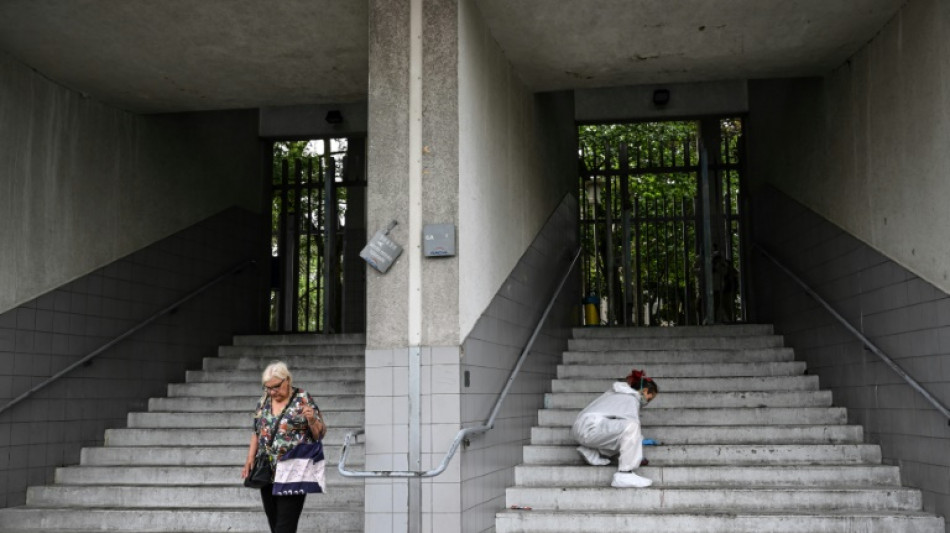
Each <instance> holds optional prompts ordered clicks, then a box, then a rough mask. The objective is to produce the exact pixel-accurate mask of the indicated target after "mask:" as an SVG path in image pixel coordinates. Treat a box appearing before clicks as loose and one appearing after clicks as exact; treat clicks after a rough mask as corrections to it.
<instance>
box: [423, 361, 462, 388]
mask: <svg viewBox="0 0 950 533" xmlns="http://www.w3.org/2000/svg"><path fill="white" fill-rule="evenodd" d="M459 373H460V369H459V365H458V363H457V362H456V364H446V365H434V366H432V370H431V374H432V377H431V382H430V383H431V392H432V393H433V394H457V393H458V392H459V390H460V388H461V380H460V379H459Z"/></svg>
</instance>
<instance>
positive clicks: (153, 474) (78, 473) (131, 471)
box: [54, 461, 363, 490]
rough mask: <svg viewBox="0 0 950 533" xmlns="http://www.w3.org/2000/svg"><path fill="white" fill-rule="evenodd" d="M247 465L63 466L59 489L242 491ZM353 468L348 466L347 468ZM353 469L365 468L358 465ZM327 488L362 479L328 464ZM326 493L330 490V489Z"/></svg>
mask: <svg viewBox="0 0 950 533" xmlns="http://www.w3.org/2000/svg"><path fill="white" fill-rule="evenodd" d="M243 463H244V461H240V462H239V463H238V464H236V465H230V466H126V465H122V466H64V467H60V468H57V469H56V472H55V474H54V479H55V483H56V484H60V485H104V486H119V485H140V486H179V485H181V486H206V485H213V486H224V487H240V488H244V486H243V485H242V483H243V480H242V479H241V467H242V466H243ZM351 466H353V465H349V464H347V467H351ZM354 468H362V466H361V465H356V466H355V467H354ZM326 481H327V487H342V486H362V485H363V480H362V479H361V478H350V477H343V476H341V475H340V473H339V471H337V468H336V464H335V463H333V464H330V463H329V462H328V463H327V469H326ZM327 490H330V489H329V488H328V489H327Z"/></svg>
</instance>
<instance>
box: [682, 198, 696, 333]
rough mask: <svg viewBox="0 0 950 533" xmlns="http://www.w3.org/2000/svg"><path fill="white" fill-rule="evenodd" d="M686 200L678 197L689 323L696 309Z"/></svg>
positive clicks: (687, 319)
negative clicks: (681, 222)
mask: <svg viewBox="0 0 950 533" xmlns="http://www.w3.org/2000/svg"><path fill="white" fill-rule="evenodd" d="M686 201H687V200H686V198H681V199H680V206H681V209H680V211H681V212H682V214H683V273H684V275H685V277H686V279H684V280H683V281H684V283H683V286H684V293H685V300H686V303H685V305H684V307H685V308H686V324H687V325H689V324H692V323H693V316H694V313H695V312H696V311H695V309H693V298H692V294H693V276H694V275H695V273H694V272H693V263H692V262H691V261H690V260H689V250H690V246H689V245H690V242H689V224H690V221H691V220H690V216H689V214H687V213H688V211H687V209H686Z"/></svg>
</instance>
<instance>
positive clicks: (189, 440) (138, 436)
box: [105, 417, 357, 446]
mask: <svg viewBox="0 0 950 533" xmlns="http://www.w3.org/2000/svg"><path fill="white" fill-rule="evenodd" d="M247 420H248V422H247V427H246V429H173V428H172V429H169V428H164V429H162V428H160V429H141V428H119V429H107V430H106V435H105V445H106V446H191V445H193V444H195V443H199V442H200V443H201V444H202V445H204V446H247V445H248V443H249V442H250V439H251V433H252V432H253V430H252V428H251V422H250V420H251V419H250V417H248V419H247ZM356 429H357V428H356V427H340V426H334V425H332V424H330V428H329V429H328V430H327V434H326V436H325V437H324V438H323V444H324V445H325V446H334V445H342V444H343V438H344V437H345V436H346V434H347V433H349V432H350V431H354V430H356Z"/></svg>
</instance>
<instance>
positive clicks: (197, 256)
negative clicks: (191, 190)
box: [0, 208, 266, 507]
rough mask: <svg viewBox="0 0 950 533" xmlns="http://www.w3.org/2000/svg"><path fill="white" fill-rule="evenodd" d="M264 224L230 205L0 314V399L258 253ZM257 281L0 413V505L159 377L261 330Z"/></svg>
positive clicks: (96, 434)
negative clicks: (235, 337)
mask: <svg viewBox="0 0 950 533" xmlns="http://www.w3.org/2000/svg"><path fill="white" fill-rule="evenodd" d="M262 227H263V226H262V222H261V220H260V218H259V216H258V215H254V214H251V213H249V212H247V211H244V210H241V209H237V208H233V209H230V210H227V211H225V212H222V213H220V214H218V215H216V216H214V217H212V218H210V219H208V220H206V221H204V222H202V223H199V224H197V225H195V226H194V227H192V228H189V229H186V230H184V231H182V232H179V233H178V234H175V235H173V236H171V237H168V238H166V239H164V240H161V241H159V242H157V243H156V244H154V245H151V246H148V247H147V248H145V249H142V250H140V251H138V252H136V253H133V254H131V255H129V256H127V257H125V258H123V259H121V260H119V261H116V262H114V263H112V264H110V265H107V266H105V267H103V268H100V269H98V270H96V271H94V272H92V273H90V274H88V275H86V276H83V277H81V278H79V279H77V280H74V281H72V282H71V283H68V284H66V285H64V286H62V287H60V288H58V289H56V290H53V291H52V292H49V293H47V294H44V295H43V296H40V297H39V298H36V299H35V300H32V301H29V302H27V303H25V304H24V305H22V306H20V307H17V308H15V309H11V310H8V311H6V312H4V313H0V405H5V404H6V403H7V402H8V401H9V400H10V399H12V398H15V397H17V396H19V395H20V394H21V393H23V392H24V391H26V390H28V389H30V388H31V387H32V386H35V385H37V384H39V383H40V382H42V381H44V380H45V379H46V378H47V377H49V376H51V375H53V374H55V373H56V372H58V371H59V370H61V369H63V368H65V367H67V366H68V365H70V364H71V363H73V362H74V361H76V360H77V359H79V358H81V357H83V356H85V355H86V354H88V353H89V352H91V351H92V350H94V349H96V348H98V347H100V346H102V345H103V344H104V343H106V342H109V341H110V340H112V339H113V338H115V337H116V336H118V335H120V334H122V333H123V332H124V331H126V330H128V329H129V328H131V327H133V326H135V325H136V324H137V323H138V322H140V321H141V320H143V319H145V318H148V317H149V316H150V315H152V314H153V313H154V312H155V311H158V310H160V309H162V308H164V307H166V306H168V305H169V304H171V303H173V302H174V301H176V300H177V299H179V298H181V297H182V296H184V295H185V294H187V293H188V292H190V291H191V290H193V289H195V288H198V287H200V286H201V285H203V284H204V283H206V282H208V281H209V280H211V279H212V278H214V277H216V276H217V275H218V274H219V273H223V272H225V271H226V270H228V269H229V268H230V267H232V266H233V265H236V264H238V263H239V262H240V261H241V260H243V259H248V258H252V257H254V255H255V254H256V253H257V254H258V255H259V253H258V252H260V251H261V250H257V248H261V247H260V242H262V239H261V238H259V236H260V235H261V231H262ZM264 251H265V252H266V250H264ZM258 264H265V265H266V263H261V262H260V261H259V262H258ZM261 280H266V276H264V275H262V272H261V271H260V270H259V269H258V268H257V267H256V266H249V267H247V268H246V269H244V271H242V272H241V273H239V274H237V275H235V276H232V277H230V278H228V279H227V280H226V281H224V282H223V283H221V284H219V285H217V286H215V287H214V288H211V289H209V290H208V291H207V292H205V293H204V294H203V295H201V296H198V297H197V298H195V299H193V300H191V301H189V302H187V303H185V304H183V305H182V306H180V307H179V308H178V310H177V311H175V312H174V313H172V314H170V315H166V316H165V317H164V318H161V319H159V320H158V321H156V322H154V323H152V324H151V325H149V326H147V327H145V328H144V329H142V330H140V331H139V332H137V333H135V334H134V335H133V336H131V337H130V338H128V339H126V340H124V341H121V342H120V343H118V344H116V345H115V346H113V347H112V348H110V349H108V350H107V351H106V352H104V353H102V354H101V355H99V356H98V357H97V358H96V359H94V360H93V361H92V362H91V364H90V365H88V366H83V367H79V368H77V369H76V370H74V371H73V372H71V373H69V374H67V375H66V376H65V377H63V378H61V379H59V380H58V381H57V382H55V383H54V384H52V385H50V386H49V387H47V388H45V389H42V390H40V391H39V392H37V393H36V394H34V395H33V396H32V397H30V398H28V399H26V400H25V401H23V402H21V403H19V404H17V405H15V406H13V407H12V408H11V409H9V410H7V411H5V412H3V413H0V506H2V507H8V506H14V505H21V504H23V503H24V501H25V489H26V487H27V486H28V485H40V484H46V483H49V482H51V481H52V476H53V472H54V468H55V467H57V466H61V465H70V464H76V463H78V461H79V453H80V449H81V448H82V447H83V446H93V445H100V444H102V440H103V432H104V430H105V429H106V428H112V427H122V426H124V425H125V422H126V414H127V413H128V412H129V411H144V410H146V408H147V399H148V398H149V397H153V396H164V394H165V391H166V385H167V383H169V382H176V381H183V379H184V373H185V370H186V369H196V368H200V365H201V359H202V357H206V356H213V355H215V353H216V347H217V346H218V345H220V344H228V343H229V342H230V339H231V336H232V335H233V334H235V333H249V332H257V331H259V326H260V325H261V320H262V319H261V312H260V311H261V310H262V309H263V305H262V303H261V296H262V294H263V291H262V287H261V282H262V281H261Z"/></svg>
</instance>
